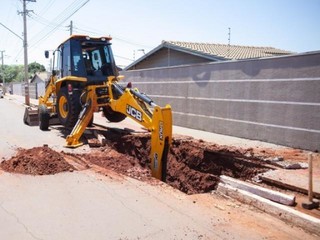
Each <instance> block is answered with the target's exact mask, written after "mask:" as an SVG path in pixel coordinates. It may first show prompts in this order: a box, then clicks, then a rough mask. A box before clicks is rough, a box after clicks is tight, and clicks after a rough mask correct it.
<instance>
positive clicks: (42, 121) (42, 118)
mask: <svg viewBox="0 0 320 240" xmlns="http://www.w3.org/2000/svg"><path fill="white" fill-rule="evenodd" d="M49 121H50V113H49V110H48V108H47V106H46V105H44V104H41V105H40V106H39V128H40V129H41V130H42V131H46V130H48V129H49Z"/></svg>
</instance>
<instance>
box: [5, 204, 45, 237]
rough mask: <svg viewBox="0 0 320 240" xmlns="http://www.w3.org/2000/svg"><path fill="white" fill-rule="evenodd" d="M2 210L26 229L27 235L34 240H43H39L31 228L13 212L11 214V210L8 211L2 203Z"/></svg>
mask: <svg viewBox="0 0 320 240" xmlns="http://www.w3.org/2000/svg"><path fill="white" fill-rule="evenodd" d="M0 208H1V209H2V210H3V211H4V212H5V213H7V214H8V215H9V216H11V217H13V218H14V219H15V220H16V221H17V223H18V224H19V225H20V226H22V227H23V228H24V230H25V231H26V233H27V234H29V235H30V236H31V237H32V238H33V239H37V240H43V239H42V238H39V237H37V236H35V235H34V234H33V233H32V232H31V231H30V230H29V228H28V227H27V226H26V225H25V224H24V223H23V222H21V221H20V219H19V218H18V217H17V215H15V214H14V213H13V212H10V211H9V210H7V209H6V208H5V207H4V206H3V202H1V203H0Z"/></svg>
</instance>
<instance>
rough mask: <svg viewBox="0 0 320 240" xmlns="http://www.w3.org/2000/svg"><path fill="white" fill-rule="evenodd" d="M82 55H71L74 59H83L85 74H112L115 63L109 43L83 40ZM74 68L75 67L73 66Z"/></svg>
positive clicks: (113, 73) (114, 73) (114, 72)
mask: <svg viewBox="0 0 320 240" xmlns="http://www.w3.org/2000/svg"><path fill="white" fill-rule="evenodd" d="M81 48H82V49H81V54H82V56H75V55H74V56H73V58H74V61H79V60H80V58H82V59H83V62H84V67H85V71H86V74H87V76H96V77H97V76H114V75H116V70H115V64H114V60H113V55H112V51H111V46H110V44H106V43H103V44H101V43H91V42H84V43H82V46H81ZM75 69H77V67H76V66H75Z"/></svg>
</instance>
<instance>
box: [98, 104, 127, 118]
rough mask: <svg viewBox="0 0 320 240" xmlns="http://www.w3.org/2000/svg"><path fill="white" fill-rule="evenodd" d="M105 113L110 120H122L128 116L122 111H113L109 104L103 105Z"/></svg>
mask: <svg viewBox="0 0 320 240" xmlns="http://www.w3.org/2000/svg"><path fill="white" fill-rule="evenodd" d="M103 114H104V116H105V117H106V119H108V120H109V121H110V122H121V121H123V120H124V119H125V118H126V117H127V116H126V115H124V114H123V113H121V112H115V111H113V110H112V108H111V107H109V106H106V107H103Z"/></svg>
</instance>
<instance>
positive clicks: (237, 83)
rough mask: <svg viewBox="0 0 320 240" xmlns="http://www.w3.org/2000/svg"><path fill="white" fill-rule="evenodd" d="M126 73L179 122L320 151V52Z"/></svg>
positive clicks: (135, 84) (181, 124)
mask: <svg viewBox="0 0 320 240" xmlns="http://www.w3.org/2000/svg"><path fill="white" fill-rule="evenodd" d="M123 74H124V75H125V77H126V78H125V81H126V82H129V81H131V82H132V83H133V86H135V87H138V88H139V90H140V91H143V92H145V93H147V94H148V95H149V96H150V97H152V98H153V99H154V100H155V102H156V103H158V104H159V105H165V104H167V103H169V104H171V106H172V109H173V118H174V119H173V120H174V124H175V125H179V126H185V127H190V128H194V129H200V130H205V131H211V132H215V133H221V134H226V135H232V136H237V137H243V138H248V139H256V140H261V141H266V142H271V143H276V144H281V145H285V146H292V147H297V148H302V149H310V150H320V52H313V53H308V54H299V55H292V56H286V57H275V58H266V59H260V60H245V61H228V62H221V63H203V64H195V65H189V66H179V67H169V68H154V69H147V70H133V71H127V72H124V73H123Z"/></svg>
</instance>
